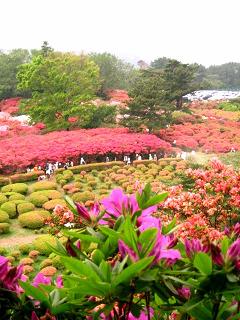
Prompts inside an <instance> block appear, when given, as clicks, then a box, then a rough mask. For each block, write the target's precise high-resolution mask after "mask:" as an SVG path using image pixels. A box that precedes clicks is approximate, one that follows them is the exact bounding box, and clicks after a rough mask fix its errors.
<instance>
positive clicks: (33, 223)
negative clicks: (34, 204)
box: [18, 211, 45, 229]
mask: <svg viewBox="0 0 240 320" xmlns="http://www.w3.org/2000/svg"><path fill="white" fill-rule="evenodd" d="M18 221H19V223H20V224H21V226H22V227H25V228H29V229H37V228H41V227H42V226H43V225H44V221H45V219H44V218H43V217H42V216H41V215H40V214H38V213H37V211H30V212H26V213H23V214H21V215H20V216H19V217H18Z"/></svg>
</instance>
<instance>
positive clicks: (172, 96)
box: [163, 60, 196, 109]
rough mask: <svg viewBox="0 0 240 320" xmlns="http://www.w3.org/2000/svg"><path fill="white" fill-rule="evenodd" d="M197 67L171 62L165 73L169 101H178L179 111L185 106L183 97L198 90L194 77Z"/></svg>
mask: <svg viewBox="0 0 240 320" xmlns="http://www.w3.org/2000/svg"><path fill="white" fill-rule="evenodd" d="M195 72H196V66H194V65H189V64H184V63H181V62H179V61H177V60H170V61H169V63H168V64H167V65H166V67H165V68H164V71H163V78H164V88H165V93H166V97H165V98H166V100H167V101H169V102H170V101H176V107H177V109H181V108H182V105H183V96H184V95H186V94H188V93H190V92H192V91H194V90H196V85H195V84H194V77H195Z"/></svg>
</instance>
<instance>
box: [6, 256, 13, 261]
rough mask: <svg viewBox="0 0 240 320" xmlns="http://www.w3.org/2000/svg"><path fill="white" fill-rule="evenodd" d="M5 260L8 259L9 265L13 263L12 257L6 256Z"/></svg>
mask: <svg viewBox="0 0 240 320" xmlns="http://www.w3.org/2000/svg"><path fill="white" fill-rule="evenodd" d="M6 258H7V259H8V261H9V262H10V263H13V262H14V261H15V258H14V257H12V256H7V257H6Z"/></svg>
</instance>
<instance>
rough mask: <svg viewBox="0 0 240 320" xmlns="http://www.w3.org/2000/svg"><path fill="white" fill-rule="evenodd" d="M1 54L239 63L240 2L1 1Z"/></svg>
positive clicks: (213, 0)
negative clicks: (42, 51) (45, 47)
mask: <svg viewBox="0 0 240 320" xmlns="http://www.w3.org/2000/svg"><path fill="white" fill-rule="evenodd" d="M0 12H1V17H0V49H3V50H9V49H13V48H28V49H31V48H40V46H41V44H42V42H43V41H44V40H47V41H48V42H49V44H50V45H51V46H52V47H53V48H54V49H55V50H62V51H74V52H81V51H84V52H91V51H95V52H105V51H107V52H111V53H113V54H116V55H117V56H119V57H121V58H124V59H125V60H127V61H130V62H136V61H137V60H139V59H142V60H145V61H146V62H150V61H152V60H154V59H155V58H158V57H163V56H166V57H171V58H176V59H178V60H180V61H182V62H188V63H192V62H198V63H202V64H204V65H206V66H208V65H210V64H221V63H224V62H229V61H231V62H232V61H235V62H240V37H239V30H240V19H239V14H240V0H0Z"/></svg>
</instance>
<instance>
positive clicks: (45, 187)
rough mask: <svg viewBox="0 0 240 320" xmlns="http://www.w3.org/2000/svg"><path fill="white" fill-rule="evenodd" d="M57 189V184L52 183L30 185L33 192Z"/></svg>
mask: <svg viewBox="0 0 240 320" xmlns="http://www.w3.org/2000/svg"><path fill="white" fill-rule="evenodd" d="M54 189H57V184H56V183H55V182H52V181H38V182H36V183H34V184H33V185H32V190H33V191H41V190H54Z"/></svg>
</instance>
